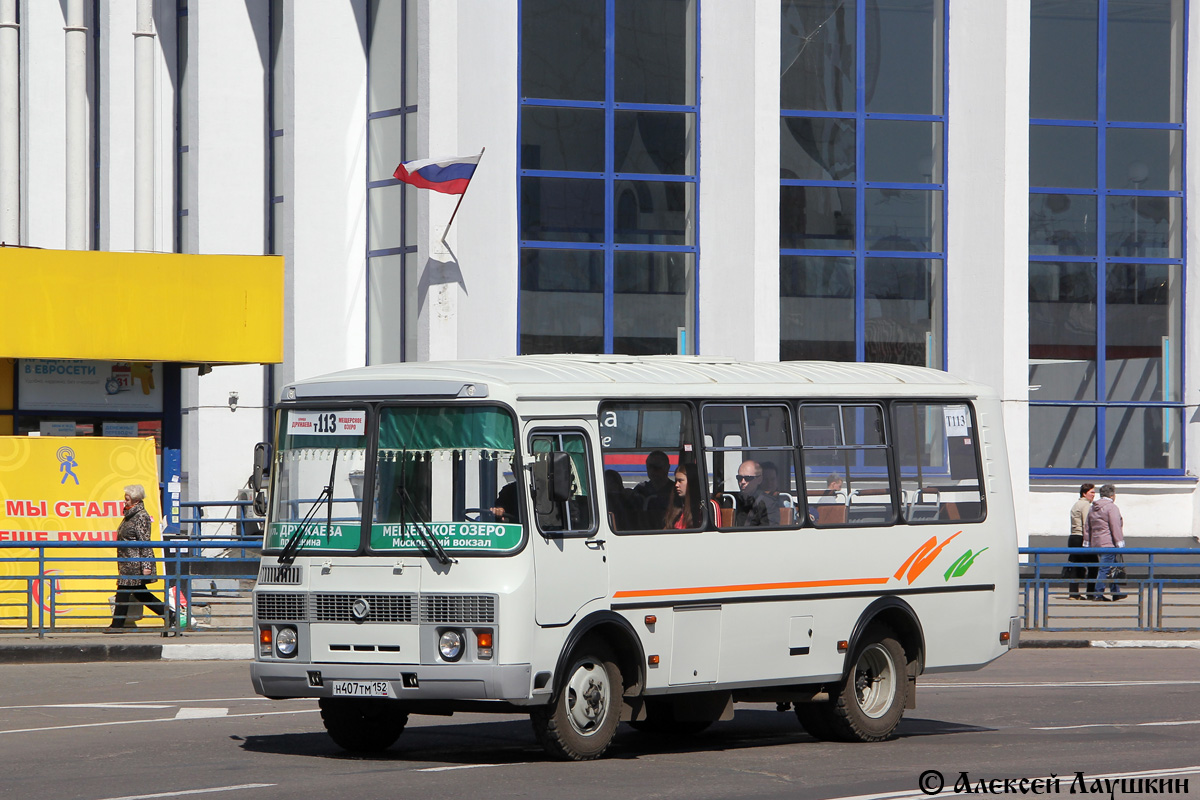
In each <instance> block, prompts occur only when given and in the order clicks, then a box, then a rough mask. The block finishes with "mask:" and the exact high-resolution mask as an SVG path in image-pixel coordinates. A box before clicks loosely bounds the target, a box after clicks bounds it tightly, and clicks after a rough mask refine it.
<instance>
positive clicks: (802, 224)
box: [779, 186, 854, 250]
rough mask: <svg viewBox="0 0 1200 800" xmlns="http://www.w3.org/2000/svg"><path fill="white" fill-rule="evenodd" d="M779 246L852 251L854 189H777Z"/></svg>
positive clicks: (808, 187)
mask: <svg viewBox="0 0 1200 800" xmlns="http://www.w3.org/2000/svg"><path fill="white" fill-rule="evenodd" d="M779 246H780V247H795V248H810V249H819V250H853V249H854V189H853V188H852V187H832V186H781V187H779Z"/></svg>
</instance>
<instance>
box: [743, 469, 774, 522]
mask: <svg viewBox="0 0 1200 800" xmlns="http://www.w3.org/2000/svg"><path fill="white" fill-rule="evenodd" d="M737 484H738V492H737V495H736V497H735V500H734V502H735V505H734V512H733V526H734V527H735V528H765V527H767V526H769V525H778V524H779V509H778V508H775V514H774V516H772V514H771V508H772V506H771V504H770V503H768V502H767V499H766V497H765V495H763V491H762V465H761V464H759V463H758V462H757V461H753V460H751V459H746V460H745V461H743V462H742V463H741V466H739V467H738V471H737Z"/></svg>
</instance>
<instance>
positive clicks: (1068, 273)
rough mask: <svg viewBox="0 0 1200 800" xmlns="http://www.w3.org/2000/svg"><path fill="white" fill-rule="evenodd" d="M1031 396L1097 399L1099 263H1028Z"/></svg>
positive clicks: (1054, 398) (1053, 398)
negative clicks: (1097, 283)
mask: <svg viewBox="0 0 1200 800" xmlns="http://www.w3.org/2000/svg"><path fill="white" fill-rule="evenodd" d="M1029 399H1030V400H1031V401H1035V402H1036V401H1038V400H1084V401H1091V400H1095V399H1096V265H1095V264H1072V263H1068V264H1051V263H1043V262H1037V261H1035V262H1031V263H1030V265H1029Z"/></svg>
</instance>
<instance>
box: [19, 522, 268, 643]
mask: <svg viewBox="0 0 1200 800" xmlns="http://www.w3.org/2000/svg"><path fill="white" fill-rule="evenodd" d="M248 544H249V543H248V542H246V541H244V540H238V539H215V538H213V539H208V538H206V539H204V540H203V541H202V542H195V541H188V540H174V541H172V540H167V541H161V542H112V541H108V542H30V541H20V542H0V575H2V576H3V577H0V631H14V632H15V631H24V632H35V633H37V635H38V637H39V638H43V637H44V636H45V635H46V634H47V633H49V632H55V631H57V632H66V631H88V630H96V629H98V628H102V627H105V625H106V624H107V622H108V621H109V620H110V619H111V617H112V613H113V609H112V605H111V603H110V596H112V595H115V594H116V591H117V578H118V574H117V570H118V568H117V564H118V563H119V562H122V561H126V562H128V561H135V560H136V561H142V560H145V559H141V558H134V557H131V556H129V555H126V551H128V549H129V548H131V547H149V548H151V549H152V550H154V551H155V557H154V559H153V561H154V562H155V572H156V576H157V577H156V580H155V581H154V582H153V583H151V585H150V586H148V587H147V588H148V590H149V591H150V592H151V593H152V594H154V595H155V596H157V597H158V599H160V600H163V601H164V602H167V601H168V600H170V601H171V603H170V604H171V605H173V606H174V607H175V609H179V608H187V609H188V612H189V615H188V619H186V621H185V620H184V619H182V618H180V619H179V620H178V621H177V623H176V624H175V625H174V626H170V625H167V624H166V621H165V620H164V626H163V628H162V630H164V631H166V632H168V633H170V632H175V633H178V632H179V631H180V630H183V629H184V628H185V627H195V626H196V613H197V611H201V610H203V611H204V612H205V614H206V615H207V616H209V619H207V620H206V624H205V625H204V627H205V628H206V629H208V630H237V631H242V630H249V629H250V627H251V625H252V619H251V613H250V607H249V603H248V597H249V589H250V588H251V587H252V585H253V581H255V580H256V579H257V577H258V554H257V553H256V552H254V553H246V554H245V555H238V553H237V551H238V550H239V549H246V548H247V545H248ZM214 547H216V548H222V549H223V550H224V551H225V552H226V553H229V554H230V555H228V556H226V557H222V558H219V559H216V558H212V557H208V556H204V555H202V554H201V551H202V550H205V549H209V548H214ZM32 549H36V550H37V554H36V555H30V554H29V552H28V551H29V550H32ZM113 549H116V550H117V553H118V555H117V557H116V558H114V557H113V556H112V555H111V551H112V550H113ZM88 550H105V551H109V552H105V553H103V554H100V553H97V554H95V555H92V554H90V553H86V551H88ZM60 551H61V552H60ZM68 551H72V552H68ZM80 551H84V553H82V554H81V552H80ZM214 563H216V564H220V565H221V567H222V569H221V570H220V571H219V572H214V571H213V569H212V567H213V565H214ZM67 565H74V566H73V568H72V569H71V571H70V572H67V571H66V570H65V569H64V567H66V566H67ZM214 575H217V576H218V577H214ZM218 580H219V581H221V582H222V584H224V585H225V587H226V588H224V589H223V590H222V589H219V588H218V587H217V581H218ZM84 581H86V582H89V583H92V584H93V586H91V587H87V586H78V585H73V584H77V583H79V582H84ZM96 582H101V584H102V585H97V584H96ZM243 582H244V583H243ZM65 592H71V593H72V595H73V596H74V597H75V598H76V599H75V600H74V601H73V602H72V603H71V606H70V607H69V608H66V609H64V608H61V607H60V603H59V595H60V594H63V593H65ZM80 598H82V599H80ZM222 600H224V601H230V600H232V601H234V602H231V603H225V605H227V606H228V608H227V609H226V610H225V612H224V613H223V614H222V615H221V616H222V617H223V618H218V617H216V616H212V615H213V610H214V605H218V604H221V603H222ZM139 627H141V626H139ZM145 629H147V630H155V629H159V628H157V626H155V627H146V628H145Z"/></svg>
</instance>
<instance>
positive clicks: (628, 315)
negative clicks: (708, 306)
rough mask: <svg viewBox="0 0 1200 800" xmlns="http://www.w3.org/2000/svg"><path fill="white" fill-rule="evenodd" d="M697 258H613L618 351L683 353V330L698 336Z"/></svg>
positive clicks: (633, 255)
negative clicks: (695, 259) (680, 350)
mask: <svg viewBox="0 0 1200 800" xmlns="http://www.w3.org/2000/svg"><path fill="white" fill-rule="evenodd" d="M694 266H695V264H694V256H693V255H692V254H691V253H637V252H628V251H625V252H618V253H616V254H615V255H614V256H613V283H614V285H613V352H614V353H626V354H628V355H655V354H670V353H677V352H679V329H680V328H684V329H685V330H687V340H688V341H689V342H690V341H693V340H694V336H695V316H694V306H695V302H694V297H695V295H694V292H695V286H696V276H695V269H694Z"/></svg>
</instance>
